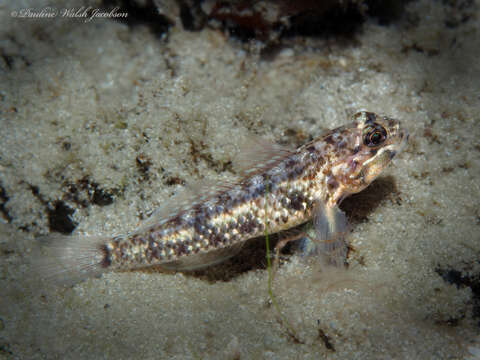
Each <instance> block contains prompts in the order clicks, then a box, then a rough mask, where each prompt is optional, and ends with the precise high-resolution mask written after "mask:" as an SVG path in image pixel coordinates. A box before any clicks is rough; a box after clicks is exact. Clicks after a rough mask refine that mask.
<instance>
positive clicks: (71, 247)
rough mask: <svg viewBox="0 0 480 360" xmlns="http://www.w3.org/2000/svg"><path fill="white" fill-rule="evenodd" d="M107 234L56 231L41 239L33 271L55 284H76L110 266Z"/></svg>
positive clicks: (35, 254) (34, 255) (35, 253)
mask: <svg viewBox="0 0 480 360" xmlns="http://www.w3.org/2000/svg"><path fill="white" fill-rule="evenodd" d="M107 240H108V238H106V237H79V236H61V235H54V236H48V237H45V238H41V239H39V243H40V244H39V245H40V248H39V249H38V250H37V251H34V253H33V261H32V266H33V271H34V272H35V275H36V276H39V277H40V278H41V280H44V281H48V282H50V283H52V284H55V285H73V284H75V283H78V282H80V281H83V280H85V279H87V278H90V277H95V276H99V275H100V274H102V273H103V272H105V271H107V270H108V266H109V261H108V251H107V249H106V247H105V243H106V242H107Z"/></svg>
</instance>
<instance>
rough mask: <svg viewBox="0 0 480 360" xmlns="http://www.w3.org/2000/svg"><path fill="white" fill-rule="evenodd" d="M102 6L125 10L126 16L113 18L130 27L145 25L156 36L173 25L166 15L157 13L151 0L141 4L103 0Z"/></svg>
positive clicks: (129, 0) (163, 33) (129, 1)
mask: <svg viewBox="0 0 480 360" xmlns="http://www.w3.org/2000/svg"><path fill="white" fill-rule="evenodd" d="M102 7H104V8H105V10H107V11H108V10H112V9H114V8H116V7H118V8H119V9H118V12H126V13H128V17H126V18H123V17H118V18H114V20H116V21H120V22H122V23H124V24H127V25H128V26H129V27H130V28H134V27H136V26H139V25H143V26H146V27H148V28H149V29H150V31H151V32H152V33H153V34H155V35H156V36H158V37H162V36H163V35H165V34H166V33H167V32H168V29H169V28H170V26H172V25H173V24H172V23H171V22H170V20H169V19H168V18H167V17H165V16H164V15H162V14H159V12H158V9H157V7H156V6H155V2H154V1H153V0H146V1H144V2H143V5H141V4H140V2H136V1H133V0H103V3H102Z"/></svg>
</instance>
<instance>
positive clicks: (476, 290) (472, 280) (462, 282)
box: [435, 267, 480, 327]
mask: <svg viewBox="0 0 480 360" xmlns="http://www.w3.org/2000/svg"><path fill="white" fill-rule="evenodd" d="M435 271H436V273H437V274H438V275H440V276H441V277H442V279H443V280H444V281H446V282H447V283H449V284H453V285H455V286H456V287H457V289H460V288H463V287H469V288H470V289H471V291H472V304H473V318H475V319H480V274H473V275H466V274H465V273H464V272H462V271H461V270H457V269H444V268H441V267H438V268H436V269H435ZM450 322H451V323H452V324H453V325H454V324H458V321H456V319H453V318H452V319H451V320H450ZM478 325H479V327H480V322H479V324H478Z"/></svg>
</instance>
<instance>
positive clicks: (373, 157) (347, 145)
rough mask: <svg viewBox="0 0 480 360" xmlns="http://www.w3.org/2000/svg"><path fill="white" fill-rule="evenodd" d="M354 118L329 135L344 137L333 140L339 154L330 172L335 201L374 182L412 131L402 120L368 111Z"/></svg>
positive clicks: (338, 201)
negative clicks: (403, 125)
mask: <svg viewBox="0 0 480 360" xmlns="http://www.w3.org/2000/svg"><path fill="white" fill-rule="evenodd" d="M353 120H354V121H353V123H351V124H349V125H347V126H344V127H341V128H339V129H337V130H334V131H333V132H332V133H331V134H330V135H329V136H330V137H332V135H333V138H335V137H336V138H338V139H342V140H341V141H337V142H335V141H333V147H335V146H336V147H337V149H336V155H335V157H334V160H333V161H332V168H331V172H330V174H329V175H330V176H331V179H328V176H327V185H328V182H329V181H330V183H334V184H336V186H335V188H334V189H331V190H333V191H332V193H331V194H330V199H331V201H332V202H334V203H335V204H339V203H340V202H341V201H342V200H343V199H344V198H345V197H346V196H348V195H350V194H355V193H358V192H360V191H362V190H363V189H365V188H366V187H367V186H368V185H370V184H371V183H372V181H373V180H375V179H376V178H377V177H378V175H380V173H381V172H382V171H383V170H384V169H385V168H386V167H387V166H388V164H389V163H390V162H391V160H392V159H393V158H394V157H395V155H397V154H398V153H399V152H400V151H401V150H402V149H403V148H404V147H405V146H406V144H407V141H408V131H407V130H406V129H404V128H403V127H402V126H401V124H400V122H399V121H398V120H395V119H392V118H389V117H386V116H379V115H377V114H375V113H372V112H367V111H361V112H358V113H356V114H355V115H353ZM338 134H340V135H338ZM326 141H327V142H328V141H329V139H328V138H327V139H326ZM330 143H331V145H332V140H330ZM334 153H335V151H334Z"/></svg>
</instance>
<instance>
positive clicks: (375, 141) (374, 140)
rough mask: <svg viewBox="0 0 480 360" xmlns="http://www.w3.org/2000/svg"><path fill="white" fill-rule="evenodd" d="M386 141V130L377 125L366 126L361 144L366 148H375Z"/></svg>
mask: <svg viewBox="0 0 480 360" xmlns="http://www.w3.org/2000/svg"><path fill="white" fill-rule="evenodd" d="M386 139H387V130H385V128H384V127H383V126H381V125H379V124H373V125H371V126H368V127H367V128H365V130H364V136H363V143H364V144H365V145H367V146H368V147H375V146H378V145H380V144H381V143H383V142H384V141H385V140H386Z"/></svg>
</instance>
